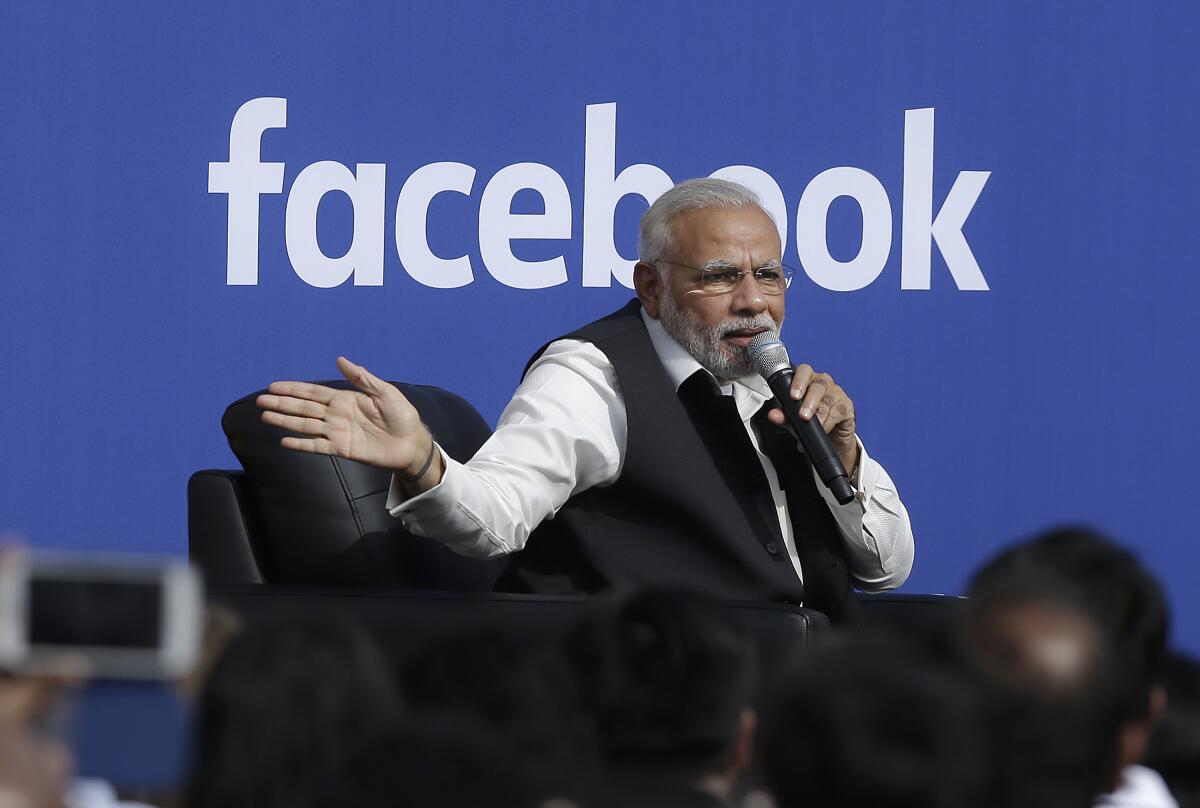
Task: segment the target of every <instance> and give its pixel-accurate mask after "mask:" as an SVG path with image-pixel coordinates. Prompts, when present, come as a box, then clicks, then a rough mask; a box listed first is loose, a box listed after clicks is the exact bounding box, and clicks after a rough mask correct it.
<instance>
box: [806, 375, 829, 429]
mask: <svg viewBox="0 0 1200 808" xmlns="http://www.w3.org/2000/svg"><path fill="white" fill-rule="evenodd" d="M833 387H834V384H833V379H831V378H829V375H828V374H826V373H815V374H813V377H812V380H811V381H810V382H809V383H808V389H807V390H805V391H804V400H803V401H801V402H800V417H801V418H803V419H805V420H808V419H809V418H811V417H812V416H813V414H814V413H816V412H817V409H818V408H819V407H820V406H821V400H822V399H823V398H825V397H826V396H828V395H829V394H830V391H831V390H832V389H833Z"/></svg>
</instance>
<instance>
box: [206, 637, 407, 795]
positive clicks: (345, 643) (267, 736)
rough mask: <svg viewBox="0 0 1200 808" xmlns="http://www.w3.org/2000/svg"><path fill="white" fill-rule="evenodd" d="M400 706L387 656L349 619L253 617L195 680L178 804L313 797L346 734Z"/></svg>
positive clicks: (360, 732)
mask: <svg viewBox="0 0 1200 808" xmlns="http://www.w3.org/2000/svg"><path fill="white" fill-rule="evenodd" d="M398 714H399V707H398V698H397V695H396V690H395V685H394V684H393V681H392V677H391V675H390V673H389V671H388V669H387V666H386V665H385V664H384V662H383V660H382V658H381V656H380V655H379V653H378V651H377V649H376V647H375V646H374V644H373V642H372V640H371V639H370V638H369V637H368V636H367V635H366V634H365V633H364V631H363V630H362V629H360V628H358V627H357V626H356V625H354V624H350V623H343V622H340V621H335V620H332V619H318V618H315V617H304V618H301V619H294V620H291V621H288V622H269V623H262V624H259V625H255V626H253V627H251V628H248V629H246V630H244V631H243V632H242V633H240V634H239V635H238V636H237V637H236V638H234V639H233V640H232V641H231V642H230V643H229V645H228V646H227V648H226V649H225V652H224V654H223V655H222V657H221V658H220V659H219V660H218V661H217V663H216V665H215V666H214V667H213V669H212V672H211V674H210V675H209V677H208V679H207V681H206V682H205V683H204V685H203V687H202V689H201V693H200V699H199V701H198V703H197V705H196V714H195V725H194V733H193V736H194V737H193V749H192V758H193V759H192V766H191V770H190V772H189V774H188V777H187V783H186V786H185V795H184V804H185V805H186V806H188V808H229V806H236V805H253V806H256V808H303V806H307V805H313V804H314V800H315V798H316V794H317V791H318V787H319V785H320V784H321V783H323V782H325V781H326V780H327V779H328V778H329V776H330V775H331V773H332V772H334V771H336V770H337V768H338V767H339V766H340V765H342V759H343V758H344V756H345V755H346V754H347V753H348V751H349V750H350V749H351V748H352V747H353V746H354V744H356V743H357V741H358V740H359V739H360V738H361V737H362V736H364V735H369V734H372V733H375V732H380V731H383V730H384V729H385V728H386V727H388V726H391V725H392V724H393V723H394V722H395V721H396V719H397V716H398Z"/></svg>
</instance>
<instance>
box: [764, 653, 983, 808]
mask: <svg viewBox="0 0 1200 808" xmlns="http://www.w3.org/2000/svg"><path fill="white" fill-rule="evenodd" d="M758 753H759V754H758V759H759V766H760V768H761V770H762V774H763V777H764V780H765V782H766V784H767V787H768V788H769V790H770V791H771V792H772V793H773V795H774V796H775V799H776V801H777V802H778V805H779V808H801V806H817V805H820V806H825V805H828V806H838V808H961V806H964V805H971V806H979V805H984V804H986V802H985V797H984V795H983V794H982V792H983V791H984V788H983V786H984V771H985V769H984V764H985V745H984V740H983V737H982V735H981V733H980V730H979V724H978V715H977V702H976V698H975V695H974V693H973V691H972V689H971V688H970V687H969V686H968V685H967V683H966V682H965V681H964V680H962V679H960V678H958V677H957V676H956V675H955V674H953V673H952V672H950V671H949V670H947V669H945V668H942V667H938V666H935V665H934V663H932V662H931V661H929V660H927V659H924V658H922V657H920V656H918V655H917V654H916V653H915V652H914V651H913V650H912V649H910V648H908V647H905V646H902V645H900V644H899V643H898V642H896V641H894V640H885V639H883V638H880V637H874V636H863V635H857V636H856V635H844V636H840V637H835V638H832V639H831V640H828V641H826V642H825V643H824V644H822V645H818V646H814V647H812V648H810V649H808V650H807V652H806V653H805V654H804V655H802V656H801V657H800V658H799V659H798V660H797V662H796V663H795V664H794V665H793V666H792V667H791V668H789V669H787V670H785V671H783V672H782V674H781V675H780V676H779V677H778V684H777V686H776V687H775V688H774V690H773V692H772V694H771V696H770V698H768V700H767V702H766V707H765V708H764V710H763V715H762V721H761V731H760V733H759V736H758Z"/></svg>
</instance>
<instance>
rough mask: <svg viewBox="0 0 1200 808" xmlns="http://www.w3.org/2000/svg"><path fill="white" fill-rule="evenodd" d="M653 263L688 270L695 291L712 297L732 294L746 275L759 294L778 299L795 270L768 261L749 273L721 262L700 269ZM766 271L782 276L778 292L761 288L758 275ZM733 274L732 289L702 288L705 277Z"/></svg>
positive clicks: (659, 261) (666, 260)
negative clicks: (691, 275)
mask: <svg viewBox="0 0 1200 808" xmlns="http://www.w3.org/2000/svg"><path fill="white" fill-rule="evenodd" d="M654 263H655V264H670V265H671V266H676V267H680V268H681V269H690V270H691V271H692V272H695V273H696V277H695V280H696V283H697V291H699V292H701V293H703V294H706V295H712V296H714V297H717V296H719V295H727V294H730V293H731V292H733V291H734V290H735V289H737V288H738V287H739V286H741V285H742V281H744V280H746V276H747V275H750V276H753V278H754V283H755V285H756V286H758V290H759V291H760V292H762V293H763V294H764V295H768V296H769V297H778V296H779V295H782V294H783V293H784V292H786V291H787V290H788V289H789V288H790V287H791V285H792V278H794V277H796V270H795V269H793V268H792V267H789V266H788V265H787V264H785V263H783V262H782V261H769V262H768V263H767V264H765V265H763V266H760V267H756V268H755V269H752V270H750V271H746V270H744V269H742V268H741V267H739V266H734V265H733V264H727V263H725V262H723V261H713V262H711V263H709V264H707V265H705V266H702V267H695V266H692V265H691V264H681V263H680V262H678V261H672V260H670V259H669V258H658V259H656V260H655V261H654ZM767 270H769V271H772V272H776V271H777V272H779V273H780V274H781V275H783V288H782V289H780V290H779V291H778V292H772V291H770V290H768V289H767V288H766V287H765V286H763V279H762V278H761V277H759V274H758V273H760V272H763V271H767ZM733 273H736V274H737V282H736V283H734V285H733V286H732V287H730V288H729V289H727V290H725V291H723V292H718V291H714V290H711V289H705V288H704V285H703V280H704V277H705V276H706V275H718V274H720V275H725V274H733Z"/></svg>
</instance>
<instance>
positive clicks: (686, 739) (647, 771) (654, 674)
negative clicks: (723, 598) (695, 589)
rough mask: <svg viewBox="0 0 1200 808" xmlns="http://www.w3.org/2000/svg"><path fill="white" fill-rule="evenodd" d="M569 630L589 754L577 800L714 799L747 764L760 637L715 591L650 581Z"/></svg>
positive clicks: (686, 806)
mask: <svg viewBox="0 0 1200 808" xmlns="http://www.w3.org/2000/svg"><path fill="white" fill-rule="evenodd" d="M597 603H598V604H599V605H598V606H597V607H596V608H593V609H592V610H591V613H590V614H588V615H586V616H585V617H584V619H583V620H582V621H581V622H580V623H579V624H578V625H577V626H576V627H575V630H574V631H573V632H571V634H570V635H569V637H568V640H567V642H566V648H567V658H568V660H569V662H570V666H571V669H572V671H573V672H574V675H575V680H576V688H575V689H576V691H577V692H578V693H579V696H580V699H581V702H582V704H581V706H582V710H581V714H580V716H579V718H580V719H582V721H583V723H584V725H585V726H587V727H588V728H589V730H590V731H591V733H592V734H593V735H594V738H595V755H596V758H597V759H596V761H595V763H594V765H593V766H591V767H587V768H585V769H584V771H582V772H581V776H580V777H578V778H577V779H578V781H579V782H577V783H576V784H574V788H573V789H572V791H573V792H574V794H573V796H577V797H578V803H579V804H580V805H582V806H584V808H592V807H593V806H600V805H620V806H626V807H627V808H643V807H646V808H648V807H649V806H654V808H721V806H725V805H729V804H731V798H732V796H733V793H734V790H735V787H736V786H737V784H738V782H739V780H740V779H741V777H742V775H743V774H745V773H746V772H747V771H748V770H749V768H750V761H751V758H752V746H753V738H754V729H755V726H756V723H757V716H756V714H755V711H754V708H753V706H752V705H753V703H754V700H755V680H756V674H757V658H756V649H755V648H754V646H753V645H752V644H751V643H749V642H747V641H746V639H745V638H743V637H742V636H740V635H739V632H738V630H737V626H736V625H735V624H732V623H731V622H730V621H729V620H728V619H727V617H728V616H727V615H723V614H722V613H721V611H720V610H719V609H717V608H714V605H713V603H712V602H711V601H709V600H706V599H705V598H701V597H698V596H696V595H693V594H691V593H688V592H682V591H670V590H661V589H660V590H656V589H646V590H641V591H637V592H633V593H632V594H630V595H628V596H627V597H624V598H620V599H618V600H616V602H615V603H614V602H601V601H597Z"/></svg>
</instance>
